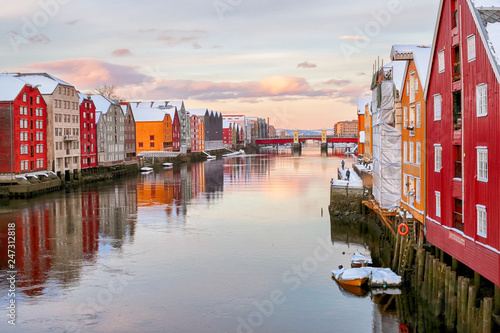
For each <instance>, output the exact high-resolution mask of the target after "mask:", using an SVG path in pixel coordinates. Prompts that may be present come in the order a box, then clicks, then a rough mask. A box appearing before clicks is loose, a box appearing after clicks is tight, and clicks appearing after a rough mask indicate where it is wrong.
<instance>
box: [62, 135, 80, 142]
mask: <svg viewBox="0 0 500 333" xmlns="http://www.w3.org/2000/svg"><path fill="white" fill-rule="evenodd" d="M77 140H78V136H76V135H65V136H64V141H77Z"/></svg>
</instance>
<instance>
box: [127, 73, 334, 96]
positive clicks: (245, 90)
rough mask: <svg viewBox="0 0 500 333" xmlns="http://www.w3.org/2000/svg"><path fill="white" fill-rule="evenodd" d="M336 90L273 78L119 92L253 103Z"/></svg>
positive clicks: (165, 83)
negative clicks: (259, 100)
mask: <svg viewBox="0 0 500 333" xmlns="http://www.w3.org/2000/svg"><path fill="white" fill-rule="evenodd" d="M333 92H334V90H315V89H313V88H312V87H311V86H310V85H309V83H308V82H307V81H306V80H305V79H304V78H300V77H290V76H280V75H276V76H270V77H266V78H263V79H261V80H259V81H243V82H211V81H194V80H178V79H156V80H154V81H153V82H149V83H148V84H147V85H143V86H128V87H121V88H120V91H119V93H120V94H121V95H126V96H129V98H144V99H147V98H176V99H189V98H192V99H197V100H211V101H214V100H230V99H238V100H242V99H244V100H247V101H248V100H251V101H252V102H256V99H262V98H278V99H279V100H290V99H296V98H297V97H302V98H303V97H328V96H331V95H332V93H333Z"/></svg>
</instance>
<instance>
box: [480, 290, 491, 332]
mask: <svg viewBox="0 0 500 333" xmlns="http://www.w3.org/2000/svg"><path fill="white" fill-rule="evenodd" d="M492 309H493V299H492V298H491V297H485V298H484V299H483V327H482V329H483V333H491V315H492Z"/></svg>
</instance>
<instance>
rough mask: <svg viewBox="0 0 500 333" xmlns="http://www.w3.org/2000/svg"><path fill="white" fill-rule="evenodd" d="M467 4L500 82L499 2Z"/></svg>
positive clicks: (488, 0)
mask: <svg viewBox="0 0 500 333" xmlns="http://www.w3.org/2000/svg"><path fill="white" fill-rule="evenodd" d="M467 3H468V4H469V8H470V10H471V12H472V16H473V18H474V22H475V23H476V26H477V29H478V30H479V33H480V35H481V40H482V42H483V44H484V47H485V49H486V52H487V53H488V58H489V59H490V62H491V65H492V67H493V69H494V71H495V74H496V76H497V80H498V81H500V2H499V1H498V0H496V1H495V0H468V1H467Z"/></svg>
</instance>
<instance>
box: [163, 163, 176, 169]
mask: <svg viewBox="0 0 500 333" xmlns="http://www.w3.org/2000/svg"><path fill="white" fill-rule="evenodd" d="M163 167H164V168H167V169H171V168H173V167H174V163H163Z"/></svg>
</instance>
